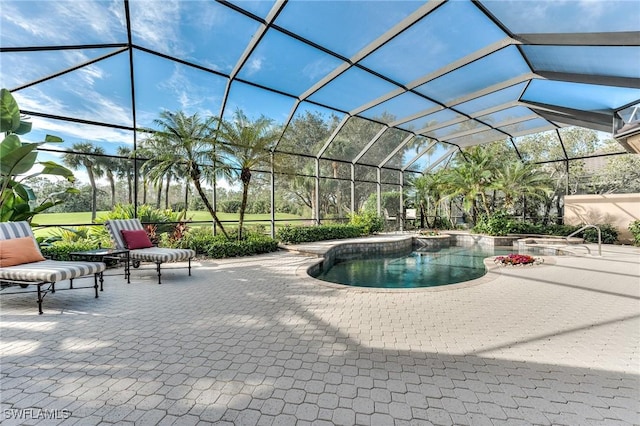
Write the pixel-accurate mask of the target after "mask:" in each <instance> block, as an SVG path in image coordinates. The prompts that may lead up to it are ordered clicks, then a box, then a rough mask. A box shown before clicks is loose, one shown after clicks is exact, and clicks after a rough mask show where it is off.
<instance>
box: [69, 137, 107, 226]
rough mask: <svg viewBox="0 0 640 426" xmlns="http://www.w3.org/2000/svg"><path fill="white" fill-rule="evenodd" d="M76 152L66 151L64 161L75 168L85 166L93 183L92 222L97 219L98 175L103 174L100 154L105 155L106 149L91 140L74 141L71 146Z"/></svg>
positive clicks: (91, 183) (90, 182)
mask: <svg viewBox="0 0 640 426" xmlns="http://www.w3.org/2000/svg"><path fill="white" fill-rule="evenodd" d="M71 150H72V151H74V153H66V154H64V155H63V157H62V161H63V162H64V164H66V165H67V166H69V167H71V168H72V169H74V170H78V169H79V168H80V167H84V168H85V169H86V170H87V175H88V176H89V184H90V185H91V222H95V220H96V211H97V202H98V188H97V186H96V177H98V178H100V177H102V176H103V173H104V171H103V169H102V163H101V162H100V159H101V157H100V155H104V149H102V148H101V147H99V146H94V145H93V144H92V143H90V142H80V143H74V144H73V145H72V146H71Z"/></svg>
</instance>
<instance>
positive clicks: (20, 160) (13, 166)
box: [0, 143, 38, 176]
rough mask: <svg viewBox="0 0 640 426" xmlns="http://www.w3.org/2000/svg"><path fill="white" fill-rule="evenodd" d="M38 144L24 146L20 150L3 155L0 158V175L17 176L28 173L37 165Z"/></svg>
mask: <svg viewBox="0 0 640 426" xmlns="http://www.w3.org/2000/svg"><path fill="white" fill-rule="evenodd" d="M37 146H38V144H36V143H27V144H23V145H22V146H21V147H20V148H18V149H15V150H13V151H11V152H9V153H8V154H6V155H4V154H3V155H2V158H0V174H2V175H3V176H15V175H21V174H23V173H27V172H28V171H29V170H31V168H32V167H33V165H34V164H35V163H36V159H37V158H38V153H37V152H35V148H36V147H37Z"/></svg>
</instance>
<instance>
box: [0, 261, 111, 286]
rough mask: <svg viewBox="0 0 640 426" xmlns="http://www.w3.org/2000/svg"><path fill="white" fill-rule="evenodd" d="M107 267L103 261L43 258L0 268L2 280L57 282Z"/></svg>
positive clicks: (95, 272)
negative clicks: (69, 260)
mask: <svg viewBox="0 0 640 426" xmlns="http://www.w3.org/2000/svg"><path fill="white" fill-rule="evenodd" d="M105 269H106V265H105V264H104V263H102V262H62V261H57V260H43V261H41V262H33V263H25V264H23V265H16V266H9V267H6V268H0V280H2V279H6V280H16V281H46V282H50V283H55V282H58V281H64V280H68V279H72V278H78V277H82V276H85V275H93V274H97V273H98V272H102V271H104V270H105Z"/></svg>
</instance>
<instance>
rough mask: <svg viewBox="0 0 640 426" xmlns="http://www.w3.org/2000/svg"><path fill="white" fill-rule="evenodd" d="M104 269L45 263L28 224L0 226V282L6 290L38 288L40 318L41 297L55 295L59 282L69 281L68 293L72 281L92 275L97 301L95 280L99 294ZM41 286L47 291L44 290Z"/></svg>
mask: <svg viewBox="0 0 640 426" xmlns="http://www.w3.org/2000/svg"><path fill="white" fill-rule="evenodd" d="M105 269H106V265H105V264H104V263H102V262H65V261H57V260H47V259H45V258H44V257H43V256H42V253H41V252H40V248H39V247H38V243H37V241H36V239H35V237H34V236H33V232H32V231H31V225H30V224H29V223H28V222H24V221H23V222H3V223H0V281H2V283H3V285H4V286H5V287H11V286H15V285H20V286H21V287H23V288H26V287H28V286H30V285H35V286H37V288H38V290H37V292H38V313H39V314H42V300H43V299H44V296H46V294H47V293H48V292H51V293H55V291H56V286H55V285H56V283H57V282H60V281H64V280H69V281H70V286H69V289H74V287H73V280H74V278H80V277H86V276H91V275H93V280H94V285H93V288H94V289H95V294H96V297H98V280H100V290H102V285H103V280H102V271H104V270H105ZM44 286H48V287H47V288H43V287H44ZM75 288H76V289H79V288H90V287H75ZM4 294H17V293H16V292H13V293H4Z"/></svg>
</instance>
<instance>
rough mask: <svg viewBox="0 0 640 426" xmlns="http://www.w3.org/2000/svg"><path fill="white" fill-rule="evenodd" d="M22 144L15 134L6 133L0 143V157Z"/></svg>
mask: <svg viewBox="0 0 640 426" xmlns="http://www.w3.org/2000/svg"><path fill="white" fill-rule="evenodd" d="M21 146H22V142H20V138H19V137H18V136H16V135H7V136H6V137H5V138H4V139H3V140H2V143H0V158H3V157H4V156H6V155H9V153H10V152H11V151H14V150H16V149H18V148H20V147H21Z"/></svg>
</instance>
